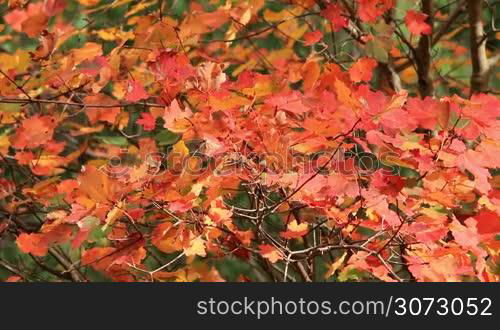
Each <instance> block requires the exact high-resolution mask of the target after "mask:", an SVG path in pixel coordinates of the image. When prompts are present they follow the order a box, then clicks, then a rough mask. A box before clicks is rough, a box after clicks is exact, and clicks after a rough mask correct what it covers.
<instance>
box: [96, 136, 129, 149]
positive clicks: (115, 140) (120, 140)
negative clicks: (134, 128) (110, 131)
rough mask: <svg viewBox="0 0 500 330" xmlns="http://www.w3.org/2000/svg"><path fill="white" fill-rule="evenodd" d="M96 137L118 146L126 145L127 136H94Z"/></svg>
mask: <svg viewBox="0 0 500 330" xmlns="http://www.w3.org/2000/svg"><path fill="white" fill-rule="evenodd" d="M96 138H98V139H99V140H101V141H102V142H103V143H106V144H114V145H117V146H120V147H126V146H128V141H127V138H125V137H123V136H96Z"/></svg>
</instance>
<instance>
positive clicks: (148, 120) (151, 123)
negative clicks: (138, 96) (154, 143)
mask: <svg viewBox="0 0 500 330" xmlns="http://www.w3.org/2000/svg"><path fill="white" fill-rule="evenodd" d="M137 124H139V125H141V126H142V127H143V128H144V130H145V131H152V130H154V129H155V126H156V120H155V117H153V116H152V115H151V114H150V113H149V112H143V113H141V118H139V119H137Z"/></svg>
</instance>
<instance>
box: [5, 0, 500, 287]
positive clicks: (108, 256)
mask: <svg viewBox="0 0 500 330" xmlns="http://www.w3.org/2000/svg"><path fill="white" fill-rule="evenodd" d="M478 3H479V7H477V4H478ZM478 8H479V14H477V13H476V14H474V13H475V12H474V10H476V11H477V9H478ZM0 12H1V13H2V19H3V24H0V31H1V32H0V40H1V42H0V51H1V53H0V279H2V280H7V281H104V280H112V281H279V282H281V281H307V282H311V281H488V282H493V281H498V280H499V279H500V273H499V269H500V268H499V267H500V255H499V251H500V250H499V249H500V171H499V167H500V121H499V119H500V100H499V99H498V97H497V92H498V86H499V84H498V79H499V77H498V71H497V63H496V62H497V60H498V58H499V57H500V56H499V55H498V51H496V49H495V46H496V44H497V42H498V41H497V39H498V32H496V31H494V30H491V29H492V27H490V24H489V22H490V21H493V22H494V20H495V17H494V10H493V9H491V8H489V4H487V3H486V2H483V1H479V0H477V1H476V0H469V1H449V2H448V1H441V0H435V1H431V0H423V1H421V2H415V1H410V0H408V1H406V0H399V1H397V0H351V1H340V0H339V1H335V0H316V1H315V0H288V1H285V0H283V1H267V0H239V1H225V0H203V1H202V0H200V1H194V0H192V1H187V0H175V1H156V0H154V1H134V0H115V1H99V0H78V1H70V0H68V1H64V0H45V1H23V0H17V1H16V0H14V1H13V0H9V1H0ZM0 23H2V22H1V21H0ZM493 26H494V25H493ZM472 27H476V28H477V29H475V28H474V29H473V28H472ZM479 28H481V29H480V30H478V29H479ZM478 31H480V32H478ZM481 31H482V32H481ZM476 33H482V35H480V36H479V37H478V35H476ZM495 33H496V34H495ZM471 43H472V44H471ZM495 89H496V91H495Z"/></svg>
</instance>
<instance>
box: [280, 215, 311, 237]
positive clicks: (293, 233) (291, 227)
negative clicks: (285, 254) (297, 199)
mask: <svg viewBox="0 0 500 330" xmlns="http://www.w3.org/2000/svg"><path fill="white" fill-rule="evenodd" d="M308 231H309V230H308V225H307V223H301V224H298V223H297V220H293V221H291V222H290V223H289V224H288V226H287V230H286V231H285V232H282V233H280V236H281V237H283V238H286V239H293V238H300V237H302V236H304V235H305V234H307V232H308Z"/></svg>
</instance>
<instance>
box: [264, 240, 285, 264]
mask: <svg viewBox="0 0 500 330" xmlns="http://www.w3.org/2000/svg"><path fill="white" fill-rule="evenodd" d="M259 251H260V253H261V254H262V256H263V257H264V258H266V259H267V260H269V261H270V262H271V263H273V264H274V263H276V262H278V261H280V260H283V254H282V253H281V252H280V251H279V250H278V249H276V248H275V247H274V246H272V245H270V244H261V245H259Z"/></svg>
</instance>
